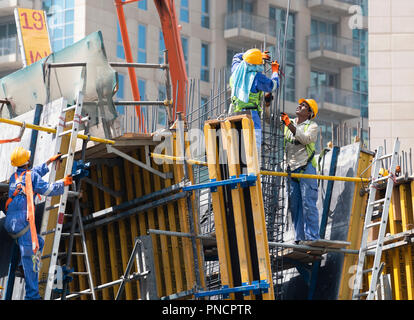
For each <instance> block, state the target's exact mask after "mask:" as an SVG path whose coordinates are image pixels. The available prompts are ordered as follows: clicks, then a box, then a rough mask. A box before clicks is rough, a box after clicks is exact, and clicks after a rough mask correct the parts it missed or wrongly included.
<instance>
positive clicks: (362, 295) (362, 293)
mask: <svg viewBox="0 0 414 320" xmlns="http://www.w3.org/2000/svg"><path fill="white" fill-rule="evenodd" d="M368 293H369V292H368V291H366V292H361V293H357V294H356V295H355V296H354V297H357V298H358V297H364V296H367V295H368Z"/></svg>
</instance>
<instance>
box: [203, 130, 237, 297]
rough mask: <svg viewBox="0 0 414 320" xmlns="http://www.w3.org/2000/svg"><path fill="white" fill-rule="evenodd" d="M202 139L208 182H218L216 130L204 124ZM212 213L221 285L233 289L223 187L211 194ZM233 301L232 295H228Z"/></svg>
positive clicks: (219, 177)
mask: <svg viewBox="0 0 414 320" xmlns="http://www.w3.org/2000/svg"><path fill="white" fill-rule="evenodd" d="M204 137H205V139H206V141H205V145H206V154H207V164H208V175H209V178H210V181H220V180H222V178H221V173H220V167H219V158H220V157H219V149H218V141H217V140H218V139H217V134H216V128H215V126H214V125H213V124H210V123H209V122H206V123H205V125H204ZM211 199H212V205H213V213H214V226H215V234H216V241H217V252H218V258H219V266H220V278H221V285H222V286H228V287H234V283H233V272H232V261H231V254H230V245H229V240H228V238H227V235H228V231H227V222H226V207H225V204H224V196H223V187H222V186H219V187H217V189H216V190H214V192H213V191H212V192H211ZM230 299H234V294H233V293H232V294H230Z"/></svg>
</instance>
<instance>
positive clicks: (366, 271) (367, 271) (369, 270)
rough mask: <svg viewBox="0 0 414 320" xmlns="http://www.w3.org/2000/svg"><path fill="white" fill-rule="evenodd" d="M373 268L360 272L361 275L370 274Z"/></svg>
mask: <svg viewBox="0 0 414 320" xmlns="http://www.w3.org/2000/svg"><path fill="white" fill-rule="evenodd" d="M372 270H373V268H369V269H365V270H362V273H369V272H372Z"/></svg>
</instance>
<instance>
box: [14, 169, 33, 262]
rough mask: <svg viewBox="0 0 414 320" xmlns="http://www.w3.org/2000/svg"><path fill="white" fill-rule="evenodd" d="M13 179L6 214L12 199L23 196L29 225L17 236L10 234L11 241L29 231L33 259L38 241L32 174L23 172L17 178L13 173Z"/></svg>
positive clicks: (26, 171)
mask: <svg viewBox="0 0 414 320" xmlns="http://www.w3.org/2000/svg"><path fill="white" fill-rule="evenodd" d="M24 176H26V179H25V182H26V185H25V186H24V185H23V177H24ZM14 178H15V181H16V190H14V192H13V194H12V196H11V197H10V198H8V199H7V202H6V212H7V210H8V207H9V204H10V203H11V202H12V201H13V199H14V198H15V197H16V196H17V195H19V194H25V195H26V198H27V220H28V221H29V224H28V225H27V226H26V227H25V228H24V229H23V230H21V231H20V232H19V233H17V234H10V236H11V237H12V238H13V239H17V238H19V237H21V236H22V235H24V234H25V233H26V232H27V230H29V229H30V235H31V238H32V250H33V253H34V258H35V257H36V256H37V252H38V250H39V241H38V238H37V231H36V224H35V207H34V200H33V195H34V193H33V185H32V172H31V171H30V170H25V171H23V172H22V173H21V174H20V176H17V173H16V172H15V173H14Z"/></svg>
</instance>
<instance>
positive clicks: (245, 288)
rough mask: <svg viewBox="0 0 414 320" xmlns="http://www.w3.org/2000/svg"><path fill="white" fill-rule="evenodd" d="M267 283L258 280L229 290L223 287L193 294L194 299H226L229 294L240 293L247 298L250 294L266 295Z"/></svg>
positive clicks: (227, 287) (225, 286)
mask: <svg viewBox="0 0 414 320" xmlns="http://www.w3.org/2000/svg"><path fill="white" fill-rule="evenodd" d="M269 287H270V285H269V283H268V282H267V280H260V281H252V283H251V284H248V283H243V285H241V286H239V287H233V288H229V286H227V285H224V286H222V287H221V289H217V290H210V291H199V292H196V293H195V294H194V296H195V297H196V298H201V297H211V296H217V295H221V296H222V297H223V299H228V298H229V297H230V294H231V293H242V294H243V295H244V296H248V295H249V294H250V291H251V293H253V294H261V293H267V292H268V291H269Z"/></svg>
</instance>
